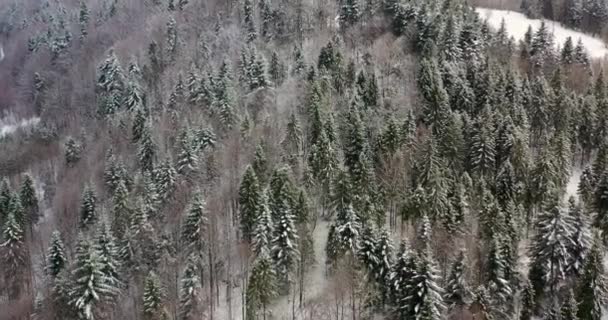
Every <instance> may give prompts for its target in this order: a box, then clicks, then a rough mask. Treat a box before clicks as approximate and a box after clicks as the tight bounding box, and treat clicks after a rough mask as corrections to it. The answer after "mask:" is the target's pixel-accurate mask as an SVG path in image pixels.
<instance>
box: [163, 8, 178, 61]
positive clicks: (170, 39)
mask: <svg viewBox="0 0 608 320" xmlns="http://www.w3.org/2000/svg"><path fill="white" fill-rule="evenodd" d="M166 37H167V40H166V43H167V54H168V55H169V58H170V59H171V61H173V60H174V59H175V56H176V54H177V47H178V38H177V37H178V35H177V22H176V21H175V18H173V17H169V21H168V22H167V35H166Z"/></svg>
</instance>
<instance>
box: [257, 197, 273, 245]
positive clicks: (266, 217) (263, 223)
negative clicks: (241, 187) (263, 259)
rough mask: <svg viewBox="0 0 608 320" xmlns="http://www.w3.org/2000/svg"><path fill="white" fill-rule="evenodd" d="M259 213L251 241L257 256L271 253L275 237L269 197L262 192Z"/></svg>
mask: <svg viewBox="0 0 608 320" xmlns="http://www.w3.org/2000/svg"><path fill="white" fill-rule="evenodd" d="M258 210H259V214H258V215H257V216H256V219H255V221H254V225H253V229H252V235H251V242H252V247H253V252H254V253H255V254H256V256H260V255H262V254H264V252H266V253H267V254H268V253H270V249H271V248H272V240H273V237H274V234H275V232H274V223H273V221H272V216H271V215H270V209H269V208H268V198H267V197H266V194H265V193H264V194H262V195H261V198H260V203H259V209H258Z"/></svg>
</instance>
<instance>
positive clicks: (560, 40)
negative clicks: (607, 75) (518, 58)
mask: <svg viewBox="0 0 608 320" xmlns="http://www.w3.org/2000/svg"><path fill="white" fill-rule="evenodd" d="M476 10H477V13H479V16H480V17H481V18H482V19H486V20H487V21H488V23H489V24H490V27H492V28H494V29H498V28H499V27H500V24H501V22H502V20H503V19H504V20H505V24H506V27H507V32H508V33H509V35H510V36H513V37H514V38H515V39H516V40H521V39H523V37H524V34H525V33H526V31H527V30H528V26H532V29H533V30H535V31H536V30H538V28H539V27H540V24H541V21H542V20H535V19H529V18H527V17H526V16H525V15H523V14H521V13H519V12H514V11H508V10H496V9H486V8H477V9H476ZM544 21H545V23H546V24H547V27H548V28H549V30H551V32H552V33H553V36H554V39H555V45H556V46H562V45H563V44H564V42H565V41H566V38H567V37H572V40H573V41H574V42H575V43H576V42H577V41H578V39H581V40H582V41H583V44H584V45H585V47H586V48H587V51H588V52H589V55H590V56H591V57H592V58H603V57H604V56H605V55H606V54H608V48H607V47H606V43H604V42H603V41H602V40H601V39H599V38H595V37H592V36H590V35H588V34H585V33H582V32H578V31H574V30H572V29H568V28H566V27H564V26H562V25H561V24H560V23H558V22H555V21H551V20H544Z"/></svg>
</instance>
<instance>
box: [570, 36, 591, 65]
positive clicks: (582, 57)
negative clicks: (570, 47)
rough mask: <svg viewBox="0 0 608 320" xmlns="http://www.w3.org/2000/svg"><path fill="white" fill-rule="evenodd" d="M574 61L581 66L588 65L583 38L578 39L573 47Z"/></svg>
mask: <svg viewBox="0 0 608 320" xmlns="http://www.w3.org/2000/svg"><path fill="white" fill-rule="evenodd" d="M574 61H576V63H578V64H579V65H581V66H583V67H589V56H588V54H587V50H586V49H585V46H584V45H583V40H582V39H580V38H579V39H578V42H577V43H576V47H575V48H574Z"/></svg>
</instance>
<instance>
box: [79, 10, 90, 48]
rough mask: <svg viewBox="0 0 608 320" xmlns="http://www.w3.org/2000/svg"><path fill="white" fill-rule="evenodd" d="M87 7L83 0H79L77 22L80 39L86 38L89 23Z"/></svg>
mask: <svg viewBox="0 0 608 320" xmlns="http://www.w3.org/2000/svg"><path fill="white" fill-rule="evenodd" d="M90 13H91V12H90V11H89V8H87V3H86V2H85V1H80V11H79V13H78V23H79V24H80V40H81V41H82V40H84V39H86V37H87V35H88V31H87V29H88V27H89V26H88V25H89V19H90V17H89V15H90Z"/></svg>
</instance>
